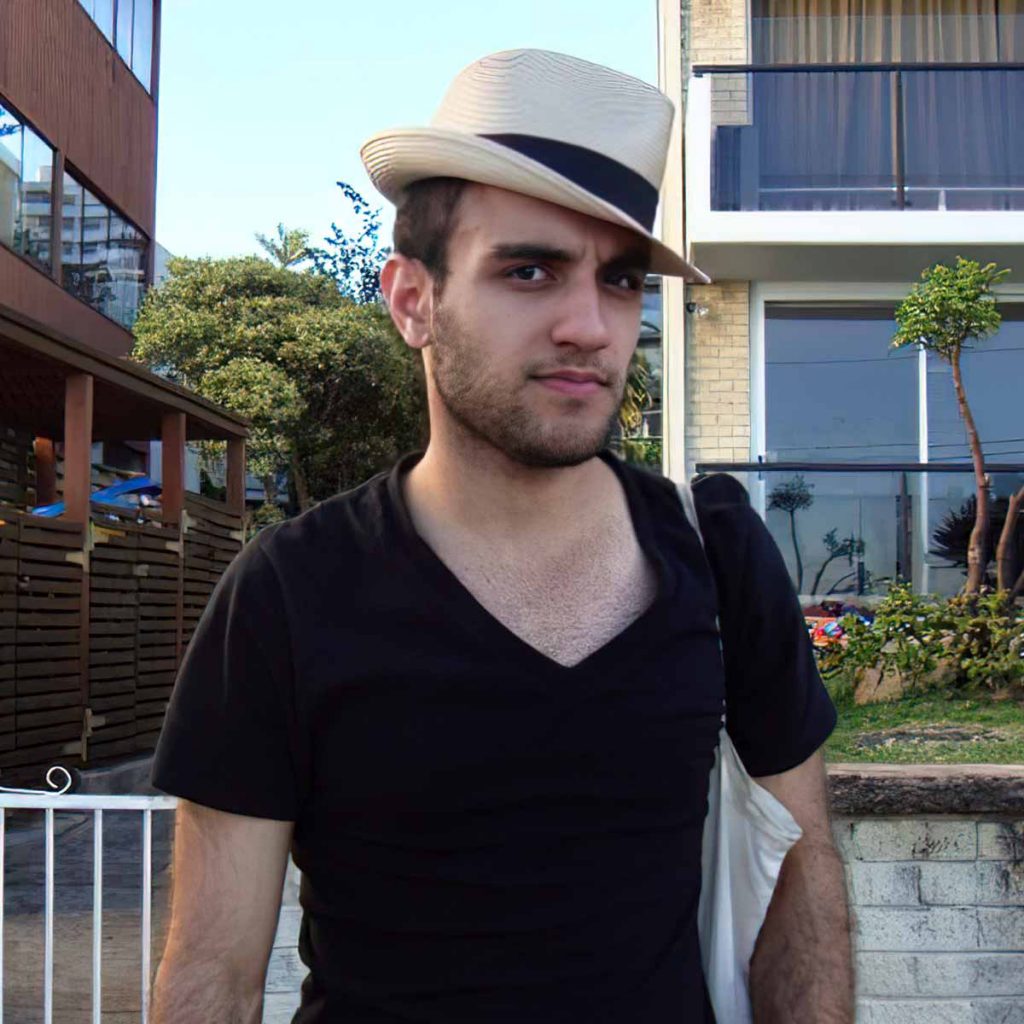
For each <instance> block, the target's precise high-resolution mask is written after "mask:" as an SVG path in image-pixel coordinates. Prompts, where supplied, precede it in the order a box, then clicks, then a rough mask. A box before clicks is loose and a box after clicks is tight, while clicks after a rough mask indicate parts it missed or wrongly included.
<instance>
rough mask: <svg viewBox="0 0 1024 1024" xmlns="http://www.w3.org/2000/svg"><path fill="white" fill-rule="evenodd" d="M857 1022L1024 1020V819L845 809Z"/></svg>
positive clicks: (842, 846)
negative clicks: (854, 813) (881, 814)
mask: <svg viewBox="0 0 1024 1024" xmlns="http://www.w3.org/2000/svg"><path fill="white" fill-rule="evenodd" d="M834 831H835V835H836V840H837V843H838V846H839V850H840V853H841V854H842V855H843V859H844V860H845V862H846V870H847V878H848V883H849V890H850V899H851V904H852V908H853V911H854V916H855V922H856V933H855V934H856V940H855V941H856V948H857V966H858V1014H857V1022H858V1024H1022V1022H1024V818H1020V819H1019V820H1012V819H998V818H992V819H986V818H984V817H974V818H967V817H965V818H954V817H947V816H945V815H943V816H933V817H908V818H876V817H872V818H839V819H836V821H835V823H834Z"/></svg>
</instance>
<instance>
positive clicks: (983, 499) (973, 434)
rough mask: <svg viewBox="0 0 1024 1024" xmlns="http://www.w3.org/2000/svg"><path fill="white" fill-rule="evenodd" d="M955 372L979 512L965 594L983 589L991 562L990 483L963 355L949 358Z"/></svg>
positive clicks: (969, 551)
mask: <svg viewBox="0 0 1024 1024" xmlns="http://www.w3.org/2000/svg"><path fill="white" fill-rule="evenodd" d="M950 366H951V367H952V370H953V387H954V388H955V389H956V400H957V404H958V405H959V406H960V416H961V418H962V419H963V421H964V427H965V428H966V430H967V441H968V443H969V444H970V446H971V461H972V462H973V463H974V486H975V490H976V492H977V502H978V505H977V513H976V515H975V517H974V529H973V530H971V539H970V541H969V542H968V544H967V583H966V584H965V585H964V591H965V592H966V593H968V594H976V593H978V591H979V590H981V584H982V581H983V580H984V579H985V566H986V564H987V562H988V558H987V554H988V553H987V552H986V550H985V548H986V544H987V539H988V480H987V479H986V477H985V456H984V455H983V454H982V451H981V440H980V438H979V437H978V428H977V427H976V426H975V425H974V417H973V416H972V415H971V407H970V406H969V405H968V404H967V394H966V392H965V391H964V382H963V377H962V376H961V373H960V353H959V352H956V353H954V355H953V357H952V358H951V359H950Z"/></svg>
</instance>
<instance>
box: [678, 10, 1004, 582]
mask: <svg viewBox="0 0 1024 1024" xmlns="http://www.w3.org/2000/svg"><path fill="white" fill-rule="evenodd" d="M660 12H661V16H660V24H661V31H662V39H661V55H662V59H661V78H662V82H661V84H662V87H663V88H664V89H665V90H666V91H667V92H669V93H670V94H672V95H674V98H675V99H676V101H677V104H678V105H679V109H680V110H681V112H682V118H681V119H680V124H679V125H678V126H677V127H678V130H679V136H680V137H679V138H678V140H677V146H678V151H677V152H678V156H677V159H676V160H675V161H674V162H673V163H672V164H671V166H670V169H669V180H668V181H667V183H666V191H665V197H664V202H665V212H664V217H665V232H666V237H668V238H674V239H675V240H676V241H678V242H679V244H681V245H684V246H685V248H686V251H687V252H688V254H689V258H690V259H692V260H693V261H694V262H696V264H697V265H698V266H699V267H701V269H703V270H704V271H705V272H707V273H708V274H709V275H710V276H711V278H712V279H713V283H712V284H710V285H707V286H686V287H685V290H684V288H683V286H682V285H680V284H675V283H673V282H666V300H665V320H666V322H665V336H666V367H665V371H666V372H665V381H666V384H665V386H666V393H665V399H664V401H665V407H666V408H665V417H666V430H665V433H666V448H667V453H668V458H667V463H668V468H669V471H670V472H671V473H672V475H674V476H681V475H683V474H687V475H689V474H693V473H694V472H699V471H709V470H725V471H730V472H735V473H737V474H738V475H739V476H741V478H742V479H743V480H744V482H745V483H746V484H747V485H748V487H749V489H750V491H751V495H752V498H753V501H754V502H755V504H756V506H757V507H758V509H759V510H760V511H761V512H762V514H763V515H764V516H765V518H766V521H767V522H768V524H769V527H770V528H771V529H772V531H773V533H774V534H775V536H776V538H777V540H778V542H779V546H780V548H781V549H782V551H783V553H784V554H785V556H786V558H787V560H788V563H789V566H790V569H791V572H792V574H793V578H794V581H795V582H796V583H797V585H798V590H799V591H800V592H801V593H802V594H803V595H804V596H805V597H806V598H808V599H811V598H814V599H817V598H821V597H824V596H829V597H833V598H842V599H853V598H856V597H863V596H869V595H871V594H874V593H880V592H884V590H885V588H886V586H887V584H888V582H889V581H891V580H893V579H895V578H897V577H901V578H905V579H910V580H912V581H913V583H914V585H915V587H916V588H918V589H920V590H922V591H928V592H947V593H948V592H952V591H955V590H956V589H957V588H958V587H959V585H960V584H961V582H962V580H963V571H962V568H961V567H960V566H959V565H958V564H957V562H958V554H959V549H958V545H961V544H962V542H963V540H964V524H965V522H967V521H968V519H969V514H970V501H971V500H972V499H971V496H972V494H973V491H974V484H973V478H972V476H971V473H970V470H969V450H968V447H967V441H966V436H965V433H964V430H963V426H962V424H961V422H960V419H959V416H958V411H957V405H956V401H955V396H954V392H953V387H952V384H951V380H950V374H949V370H948V368H947V367H946V366H945V365H944V364H942V363H941V362H939V361H938V360H937V359H933V358H931V357H928V356H926V355H925V353H923V352H918V351H910V350H901V351H890V348H889V342H890V340H891V338H892V335H893V334H894V332H895V330H896V325H895V322H894V319H893V314H894V310H895V308H896V306H897V305H898V303H899V302H900V300H901V299H902V298H903V297H905V296H906V294H907V292H908V291H909V289H910V287H911V286H912V284H913V283H914V282H916V281H917V280H918V279H919V276H920V273H921V271H922V270H923V269H924V268H926V267H928V266H930V265H933V264H935V263H937V262H952V261H954V260H955V258H956V257H957V256H958V255H959V256H963V257H965V258H971V259H976V260H978V261H980V262H981V263H982V264H985V263H989V262H995V263H997V264H998V265H999V266H1001V267H1010V268H1012V270H1013V273H1012V274H1011V276H1010V277H1009V279H1008V280H1007V281H1006V282H1005V283H1004V284H1003V285H1001V286H1000V287H999V289H998V295H999V299H1000V310H1001V312H1002V315H1003V325H1002V328H1001V330H1000V332H999V333H998V335H996V336H995V337H993V338H991V339H989V340H988V341H987V342H985V343H984V344H982V345H979V346H977V348H976V350H974V351H972V352H970V353H969V354H968V355H967V356H966V357H965V360H964V374H965V381H966V386H967V390H968V395H969V398H970V401H971V403H972V407H973V410H974V413H975V416H976V419H977V421H978V428H979V431H980V434H981V438H982V442H983V445H984V450H985V453H986V456H987V460H988V462H989V468H990V470H991V477H992V486H993V491H994V494H995V496H996V499H997V502H998V500H999V499H1000V498H1005V497H1006V496H1007V495H1008V494H1009V493H1011V491H1012V490H1014V489H1016V488H1018V487H1019V486H1020V485H1021V484H1022V483H1024V415H1022V412H1021V409H1022V408H1024V405H1022V402H1021V385H1022V381H1024V131H1022V130H1021V125H1022V124H1024V9H1022V8H1019V7H1018V5H1017V4H1016V3H1015V2H1012V0H958V2H954V3H941V4H940V3H929V2H926V0H908V2H905V3H904V2H900V0H868V2H865V3H863V4H859V5H851V4H846V3H840V2H839V0H820V2H819V0H812V2H809V3H808V2H797V0H682V2H681V3H680V2H679V0H662V2H661V4H660Z"/></svg>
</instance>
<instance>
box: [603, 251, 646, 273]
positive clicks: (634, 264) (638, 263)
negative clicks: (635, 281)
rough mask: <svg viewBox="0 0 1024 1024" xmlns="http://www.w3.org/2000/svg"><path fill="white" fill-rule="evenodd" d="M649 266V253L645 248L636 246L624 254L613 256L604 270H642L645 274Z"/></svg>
mask: <svg viewBox="0 0 1024 1024" xmlns="http://www.w3.org/2000/svg"><path fill="white" fill-rule="evenodd" d="M650 266H651V251H650V248H649V247H647V246H637V247H636V248H635V249H629V250H627V251H626V252H621V253H619V255H618V256H613V257H612V258H611V259H610V260H609V261H608V262H607V263H606V264H605V270H642V271H643V272H644V273H645V274H646V273H647V272H648V270H649V269H650Z"/></svg>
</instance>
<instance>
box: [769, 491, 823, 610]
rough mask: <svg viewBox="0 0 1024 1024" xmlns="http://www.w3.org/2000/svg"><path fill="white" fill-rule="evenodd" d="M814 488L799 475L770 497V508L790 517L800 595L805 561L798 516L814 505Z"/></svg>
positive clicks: (797, 584)
mask: <svg viewBox="0 0 1024 1024" xmlns="http://www.w3.org/2000/svg"><path fill="white" fill-rule="evenodd" d="M812 486H813V485H811V484H808V483H807V481H806V480H804V478H803V474H802V473H797V475H796V476H794V477H793V479H792V480H786V481H785V482H784V483H781V484H779V485H778V486H777V487H776V488H775V489H774V490H773V491H772V493H771V494H769V495H768V508H769V509H774V510H776V511H779V512H785V513H786V515H788V516H789V533H790V536H791V537H792V539H793V555H794V556H795V558H796V590H797V593H798V594H799V593H802V592H803V589H804V561H803V558H801V557H800V543H799V541H798V540H797V537H796V514H797V512H800V511H801V510H802V509H805V508H810V507H811V506H812V505H813V504H814V495H813V494H811V487H812Z"/></svg>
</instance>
